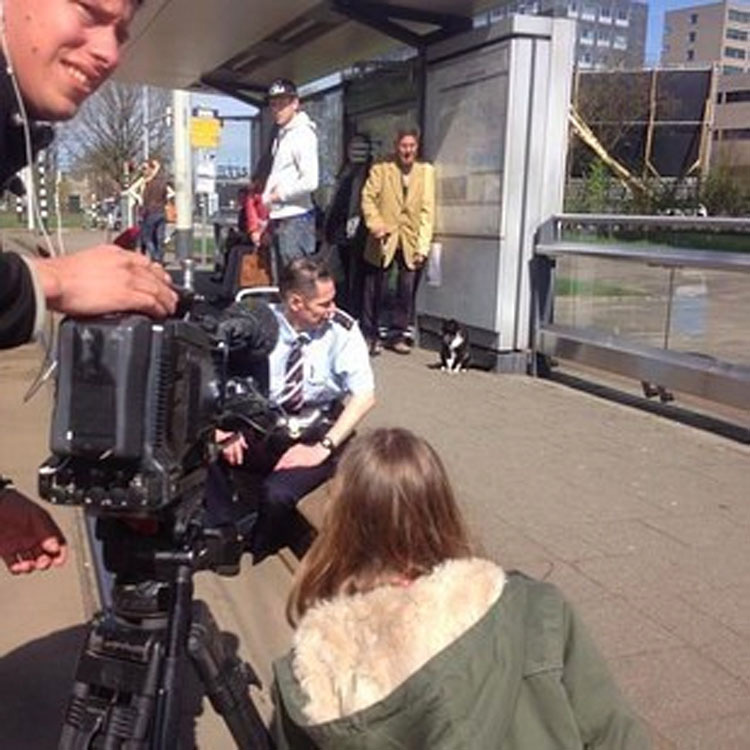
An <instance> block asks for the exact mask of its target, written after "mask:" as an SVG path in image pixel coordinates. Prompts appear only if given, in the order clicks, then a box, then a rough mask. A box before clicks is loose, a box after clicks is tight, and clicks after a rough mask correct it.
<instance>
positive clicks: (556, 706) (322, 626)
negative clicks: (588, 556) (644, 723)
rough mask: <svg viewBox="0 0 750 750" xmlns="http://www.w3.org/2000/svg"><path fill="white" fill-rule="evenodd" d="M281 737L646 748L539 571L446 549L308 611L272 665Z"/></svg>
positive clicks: (487, 747)
mask: <svg viewBox="0 0 750 750" xmlns="http://www.w3.org/2000/svg"><path fill="white" fill-rule="evenodd" d="M274 672H275V684H274V701H275V705H276V713H275V716H274V721H273V727H272V730H273V733H274V736H275V740H276V742H277V747H278V748H279V750H311V749H312V748H318V749H319V750H396V748H398V749H399V750H404V749H406V748H408V749H409V750H459V749H461V750H581V749H582V748H586V749H587V750H588V749H589V748H591V749H593V748H597V749H600V750H643V749H644V748H647V747H648V741H647V739H646V737H645V734H644V732H643V730H642V728H641V726H640V725H639V723H638V721H637V720H636V719H635V717H634V716H633V714H632V713H631V711H630V710H629V708H628V706H627V705H626V703H625V702H624V701H623V699H622V697H621V696H620V694H619V692H618V690H617V688H616V687H615V685H614V683H613V681H612V678H611V677H610V675H609V672H608V670H607V668H606V665H605V663H604V661H603V659H602V657H601V656H600V655H599V653H598V652H597V650H596V648H595V646H594V644H593V642H592V641H591V639H590V637H589V636H588V634H587V633H586V631H585V630H584V628H583V627H582V625H581V622H580V620H579V619H578V617H577V616H576V614H575V612H574V611H573V610H572V608H571V607H570V605H569V604H567V602H566V601H565V600H564V599H563V598H562V596H561V594H560V593H559V591H558V590H557V589H556V588H555V587H554V586H553V585H551V584H549V583H543V582H538V581H534V580H531V579H529V578H526V577H525V576H522V575H510V576H508V577H507V578H506V576H505V574H504V573H503V571H502V570H501V569H500V568H498V567H497V566H496V565H495V564H494V563H491V562H489V561H486V560H478V559H473V560H452V561H449V562H447V563H444V564H443V565H441V566H439V567H438V568H436V569H435V570H434V571H433V572H432V573H431V574H430V575H428V576H424V577H423V578H420V579H418V580H417V581H415V582H414V583H412V585H411V586H409V587H406V588H404V587H399V586H384V587H380V588H378V589H376V590H374V591H371V592H368V593H367V594H363V595H357V596H353V597H352V596H346V597H343V596H342V597H338V598H336V599H334V600H332V601H330V602H323V603H321V604H319V605H317V606H316V607H314V608H312V609H311V610H309V611H308V612H307V613H305V616H304V617H303V618H302V621H301V623H300V626H299V627H298V629H297V632H296V635H295V644H294V648H293V649H292V651H291V652H290V653H289V654H288V655H287V656H286V657H284V658H282V659H280V660H278V661H277V662H276V663H275V665H274Z"/></svg>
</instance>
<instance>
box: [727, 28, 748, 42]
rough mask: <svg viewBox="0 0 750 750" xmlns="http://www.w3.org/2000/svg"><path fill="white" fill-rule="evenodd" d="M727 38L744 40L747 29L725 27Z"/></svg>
mask: <svg viewBox="0 0 750 750" xmlns="http://www.w3.org/2000/svg"><path fill="white" fill-rule="evenodd" d="M727 39H736V40H737V41H738V42H746V41H747V31H742V29H727Z"/></svg>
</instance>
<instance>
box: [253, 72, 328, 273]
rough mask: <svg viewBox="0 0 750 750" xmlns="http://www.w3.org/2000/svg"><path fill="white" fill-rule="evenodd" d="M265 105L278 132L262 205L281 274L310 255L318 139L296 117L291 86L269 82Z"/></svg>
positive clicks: (303, 118) (304, 120)
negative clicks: (289, 266) (268, 218)
mask: <svg viewBox="0 0 750 750" xmlns="http://www.w3.org/2000/svg"><path fill="white" fill-rule="evenodd" d="M268 105H269V107H270V109H271V113H272V115H273V119H274V122H275V123H276V126H277V128H278V130H277V133H276V137H275V138H274V140H273V143H272V145H271V157H272V159H273V161H272V164H271V171H270V173H269V175H268V179H267V180H266V185H265V189H264V191H263V202H264V203H265V204H266V205H267V206H268V209H269V216H270V219H271V229H272V237H273V245H272V246H273V252H274V263H275V266H276V268H277V269H281V268H284V267H285V266H286V265H288V264H289V263H290V262H291V261H293V260H294V259H295V258H300V257H303V256H308V255H312V254H313V253H314V252H315V213H314V210H313V209H314V207H313V202H312V195H311V193H312V192H313V191H314V190H316V189H317V187H318V136H317V133H316V128H315V123H314V122H313V121H312V120H311V119H310V118H309V117H308V116H307V114H305V113H304V112H301V111H300V108H299V106H300V103H299V96H298V94H297V87H296V86H295V85H294V83H293V82H292V81H289V80H287V79H286V78H279V79H278V80H276V81H274V82H273V83H272V84H271V85H270V87H269V89H268ZM275 277H276V278H277V279H278V273H276V274H275Z"/></svg>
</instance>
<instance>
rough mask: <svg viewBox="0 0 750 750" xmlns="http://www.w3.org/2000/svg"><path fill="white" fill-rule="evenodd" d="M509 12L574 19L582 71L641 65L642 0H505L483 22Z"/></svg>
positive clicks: (644, 16) (643, 38) (645, 17)
mask: <svg viewBox="0 0 750 750" xmlns="http://www.w3.org/2000/svg"><path fill="white" fill-rule="evenodd" d="M511 13H528V14H531V15H543V16H553V17H556V18H572V19H575V20H576V21H577V22H578V23H577V27H578V39H577V45H576V60H577V64H578V67H579V68H581V69H587V70H610V69H615V68H619V69H624V68H639V67H641V66H642V65H643V60H644V55H645V49H646V23H647V21H648V4H647V3H646V2H644V1H642V0H508V1H507V2H505V3H502V4H500V5H498V6H497V7H496V8H494V9H493V10H491V11H489V12H488V13H487V14H486V16H485V19H486V20H488V21H489V22H490V23H493V22H495V21H499V20H500V19H502V18H505V16H507V15H509V14H511Z"/></svg>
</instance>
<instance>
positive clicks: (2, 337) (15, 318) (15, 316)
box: [0, 56, 52, 349]
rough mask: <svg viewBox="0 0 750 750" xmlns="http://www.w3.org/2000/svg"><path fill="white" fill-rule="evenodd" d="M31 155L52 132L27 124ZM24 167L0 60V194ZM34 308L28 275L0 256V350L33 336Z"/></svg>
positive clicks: (9, 256) (14, 259) (12, 258)
mask: <svg viewBox="0 0 750 750" xmlns="http://www.w3.org/2000/svg"><path fill="white" fill-rule="evenodd" d="M29 131H30V135H31V142H32V151H33V153H36V152H37V151H39V149H41V148H44V147H45V146H47V145H49V143H50V142H51V141H52V128H51V127H49V126H48V125H44V124H40V123H34V122H32V123H30V126H29ZM24 166H26V146H25V142H24V129H23V126H22V122H21V118H20V116H19V113H18V105H17V102H16V97H15V93H14V91H13V86H12V83H11V80H10V77H9V76H8V73H7V72H6V66H5V60H4V59H3V58H2V56H0V192H2V191H3V190H5V189H6V188H7V186H8V183H10V182H11V180H12V178H13V177H14V176H15V174H16V172H18V171H19V170H20V169H22V168H23V167H24ZM35 315H36V304H35V298H34V286H33V283H32V281H31V273H30V272H29V269H28V267H27V266H26V264H25V263H24V262H23V261H22V260H21V258H20V257H19V256H18V255H16V254H15V253H0V349H8V348H10V347H12V346H18V345H19V344H24V343H26V342H27V341H28V340H29V339H30V338H31V335H32V333H33V329H34V317H35Z"/></svg>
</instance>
